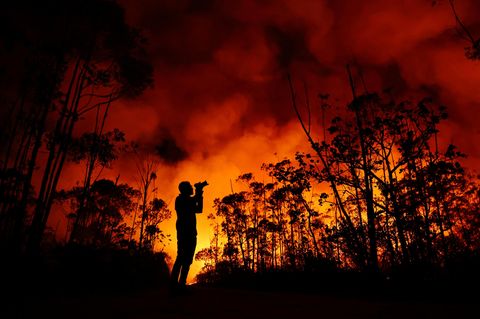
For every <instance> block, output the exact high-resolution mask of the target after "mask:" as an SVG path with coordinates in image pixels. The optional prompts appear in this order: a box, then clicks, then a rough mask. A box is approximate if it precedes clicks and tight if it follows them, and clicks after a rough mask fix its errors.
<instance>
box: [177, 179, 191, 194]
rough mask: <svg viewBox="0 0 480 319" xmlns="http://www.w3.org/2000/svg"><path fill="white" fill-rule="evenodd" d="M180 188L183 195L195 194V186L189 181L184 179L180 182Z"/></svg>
mask: <svg viewBox="0 0 480 319" xmlns="http://www.w3.org/2000/svg"><path fill="white" fill-rule="evenodd" d="M178 190H179V191H180V194H183V195H188V196H190V195H193V187H192V184H190V182H188V181H183V182H181V183H180V184H178Z"/></svg>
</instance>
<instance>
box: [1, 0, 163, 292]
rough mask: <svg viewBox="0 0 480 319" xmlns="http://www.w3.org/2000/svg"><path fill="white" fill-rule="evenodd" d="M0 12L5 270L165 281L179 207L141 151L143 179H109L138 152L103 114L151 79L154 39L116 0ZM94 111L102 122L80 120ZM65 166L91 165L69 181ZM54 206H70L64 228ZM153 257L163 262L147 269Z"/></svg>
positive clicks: (38, 4) (37, 4) (23, 5)
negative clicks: (164, 194)
mask: <svg viewBox="0 0 480 319" xmlns="http://www.w3.org/2000/svg"><path fill="white" fill-rule="evenodd" d="M0 21H1V26H0V30H1V32H2V37H1V39H2V46H1V53H0V54H1V57H2V58H1V62H2V64H1V72H0V81H1V83H2V85H1V93H0V94H1V103H2V107H1V109H0V110H1V115H0V117H1V119H2V125H1V128H0V129H1V131H0V136H1V138H0V143H1V144H0V147H1V149H0V155H1V160H0V164H1V167H0V250H1V254H2V255H3V256H5V260H4V262H2V268H5V271H4V272H2V278H3V277H7V278H9V279H8V281H12V284H14V285H15V284H17V286H18V283H20V282H23V283H28V282H29V281H31V282H32V283H33V282H36V281H39V282H41V283H44V281H45V280H47V282H48V281H49V280H50V281H51V282H50V284H52V286H55V283H57V284H62V280H63V279H62V275H61V274H65V275H68V273H69V274H70V275H69V276H73V277H76V278H83V279H84V280H83V281H82V280H78V281H77V280H75V282H77V284H79V285H81V284H82V283H83V284H84V285H87V283H88V282H89V283H93V282H96V279H99V278H103V279H105V280H106V281H107V282H108V281H110V282H111V283H113V282H114V281H118V280H119V278H122V277H124V278H126V277H128V276H130V277H132V278H131V279H132V280H133V281H135V278H137V279H141V278H143V279H142V280H143V281H144V282H145V283H148V282H149V281H151V282H152V283H154V282H156V283H158V281H155V280H153V276H154V275H155V274H156V273H158V274H163V276H164V278H166V276H167V275H168V269H167V267H166V263H165V260H164V259H165V254H163V253H156V254H154V253H153V251H154V242H155V241H157V240H159V239H160V240H161V239H162V238H163V237H164V234H163V233H162V232H161V231H160V228H159V224H160V223H161V222H162V221H163V220H165V219H167V218H169V217H170V214H171V213H170V211H169V210H168V208H167V205H166V203H165V202H164V201H163V200H161V199H160V198H158V197H156V196H155V198H152V196H151V195H152V182H153V185H154V180H155V177H156V176H155V170H154V167H153V166H152V165H153V162H151V163H150V162H148V161H147V160H142V159H141V158H140V156H137V157H138V161H137V162H138V169H137V171H138V180H139V185H138V187H132V186H130V185H127V184H124V183H120V182H119V181H118V178H117V180H110V179H105V178H102V177H101V173H102V171H103V170H104V169H105V168H109V167H110V166H111V164H112V162H114V161H115V160H117V159H118V158H119V156H125V154H131V155H134V156H135V154H138V152H137V148H138V147H137V146H136V145H134V144H132V143H127V142H126V138H125V134H124V133H123V132H122V131H121V130H119V129H114V130H112V131H106V129H105V122H106V120H107V118H108V115H109V113H110V112H111V110H112V108H113V107H112V105H113V104H115V102H116V101H117V100H119V99H130V100H132V99H133V98H135V97H137V96H139V95H140V94H142V92H143V91H144V90H145V89H147V88H148V87H150V86H151V85H152V83H153V77H152V72H153V67H152V65H151V63H150V61H149V57H148V55H147V54H146V52H145V49H144V46H145V43H146V39H145V38H143V37H142V35H141V33H140V32H139V30H137V29H135V28H132V27H130V26H129V25H127V24H126V22H125V17H124V12H123V9H122V8H121V7H120V6H119V5H118V4H117V3H116V2H114V1H104V0H88V1H83V0H82V1H55V0H52V1H14V2H9V3H8V4H6V5H5V6H4V7H3V8H2V11H1V13H0ZM87 119H88V121H90V123H92V122H93V125H91V126H88V125H87V126H86V125H79V124H81V123H82V122H84V121H87ZM67 164H70V165H77V166H78V167H81V168H82V171H83V172H84V173H83V176H78V179H79V180H80V182H78V183H77V184H76V186H74V187H73V188H70V189H61V188H60V187H61V186H60V185H64V184H61V183H59V181H60V180H61V178H62V174H65V167H67ZM55 205H63V207H67V213H66V218H67V220H68V226H67V229H66V232H65V234H58V233H56V230H55V229H51V228H49V227H48V221H49V218H50V217H51V212H52V208H53V207H54V206H55ZM59 237H64V243H62V242H63V241H60V242H58V238H59ZM65 243H66V244H67V245H66V246H64V245H65ZM119 249H122V250H119ZM112 260H113V261H112ZM52 263H53V264H52ZM149 265H152V267H153V266H154V265H156V266H155V267H153V268H156V269H153V270H152V271H150V272H149V271H145V272H142V271H141V270H140V269H143V268H145V267H148V266H149ZM152 267H151V268H152ZM99 268H104V269H105V270H107V269H109V268H110V270H109V271H100V270H98V269H99ZM12 273H14V274H15V276H13V277H12V276H11V274H12ZM34 274H35V275H34ZM26 278H29V279H28V280H27V279H26ZM46 278H48V279H46ZM95 278H96V279H95ZM108 278H109V279H108ZM147 278H149V279H148V280H147ZM5 279H6V278H5ZM126 280H127V281H128V279H126ZM97 282H98V281H97ZM120 282H121V281H120ZM65 285H67V284H65ZM7 286H8V285H7ZM87 286H88V285H87ZM106 286H108V285H106ZM71 287H77V288H78V285H76V284H71ZM77 288H73V289H77ZM19 289H21V288H19Z"/></svg>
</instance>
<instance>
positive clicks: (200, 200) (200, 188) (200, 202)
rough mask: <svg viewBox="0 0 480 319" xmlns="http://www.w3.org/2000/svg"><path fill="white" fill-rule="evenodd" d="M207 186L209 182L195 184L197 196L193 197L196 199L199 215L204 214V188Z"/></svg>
mask: <svg viewBox="0 0 480 319" xmlns="http://www.w3.org/2000/svg"><path fill="white" fill-rule="evenodd" d="M207 185H208V183H207V181H204V182H201V183H196V184H195V195H194V196H193V197H194V199H195V207H196V211H195V212H196V213H197V214H201V213H202V212H203V188H204V187H205V186H207Z"/></svg>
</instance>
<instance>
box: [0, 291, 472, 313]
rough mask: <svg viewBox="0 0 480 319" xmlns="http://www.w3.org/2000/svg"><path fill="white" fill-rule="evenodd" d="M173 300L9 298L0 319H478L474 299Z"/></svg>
mask: <svg viewBox="0 0 480 319" xmlns="http://www.w3.org/2000/svg"><path fill="white" fill-rule="evenodd" d="M189 288H191V291H190V292H191V293H190V294H187V295H181V296H172V295H170V294H168V292H167V290H166V289H163V288H162V289H156V290H155V289H153V290H148V291H143V292H136V293H131V294H126V293H121V294H115V293H112V294H104V293H95V292H93V293H92V294H83V295H77V296H65V295H57V296H43V297H42V296H36V297H32V296H31V297H26V296H17V297H15V296H9V297H7V298H6V299H5V298H4V299H3V300H4V301H7V305H6V306H4V307H2V310H1V312H0V318H2V319H10V318H72V319H75V318H88V319H90V318H91V319H95V318H101V319H108V318H115V319H127V318H135V319H143V318H211V319H213V318H228V319H230V318H231V319H234V318H242V319H253V318H262V319H266V318H300V317H303V318H336V319H341V318H402V319H405V318H408V319H413V318H422V319H427V318H435V319H440V318H476V317H477V316H478V313H479V311H480V310H479V308H478V304H477V302H476V301H475V299H471V300H469V301H462V300H456V301H451V302H447V301H445V300H441V301H435V300H431V299H430V300H421V298H420V299H413V298H410V299H408V300H402V301H394V300H392V299H387V298H372V297H369V298H366V297H361V296H359V297H353V296H349V297H342V296H333V295H330V296H329V295H327V294H321V295H319V294H313V293H310V294H308V293H292V292H267V291H255V290H240V289H226V288H206V287H199V286H190V287H189Z"/></svg>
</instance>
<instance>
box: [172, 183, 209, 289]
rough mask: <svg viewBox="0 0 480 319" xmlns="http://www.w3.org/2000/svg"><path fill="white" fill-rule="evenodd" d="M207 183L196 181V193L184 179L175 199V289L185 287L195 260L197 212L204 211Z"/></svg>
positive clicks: (173, 271)
mask: <svg viewBox="0 0 480 319" xmlns="http://www.w3.org/2000/svg"><path fill="white" fill-rule="evenodd" d="M207 185H208V183H207V181H204V182H200V183H196V184H195V185H194V186H195V194H194V190H193V187H192V185H191V184H190V182H187V181H184V182H181V183H180V184H179V185H178V189H179V191H180V194H179V195H178V196H177V198H176V200H175V211H176V212H177V224H176V227H177V259H176V260H175V264H174V265H173V268H172V274H171V286H172V288H173V289H178V288H179V289H184V288H185V285H186V281H187V276H188V271H189V270H190V265H191V264H192V262H193V256H194V254H195V247H196V246H197V218H196V214H200V213H202V211H203V188H204V187H205V186H207ZM192 195H193V196H192ZM179 276H180V278H179Z"/></svg>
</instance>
